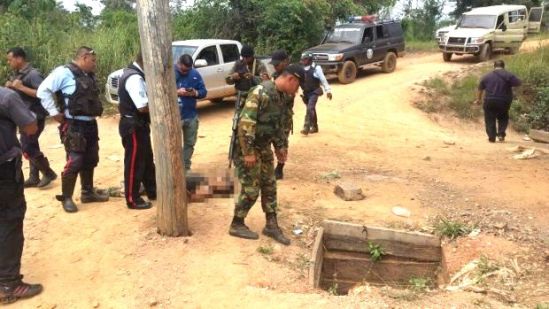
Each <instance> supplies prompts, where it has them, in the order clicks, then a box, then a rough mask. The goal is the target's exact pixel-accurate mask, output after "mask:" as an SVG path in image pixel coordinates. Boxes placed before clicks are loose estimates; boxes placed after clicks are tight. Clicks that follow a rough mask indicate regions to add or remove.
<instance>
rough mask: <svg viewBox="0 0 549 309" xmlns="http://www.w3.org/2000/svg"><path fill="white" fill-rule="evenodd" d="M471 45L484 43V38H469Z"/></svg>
mask: <svg viewBox="0 0 549 309" xmlns="http://www.w3.org/2000/svg"><path fill="white" fill-rule="evenodd" d="M471 43H473V44H482V43H484V38H483V37H480V38H471Z"/></svg>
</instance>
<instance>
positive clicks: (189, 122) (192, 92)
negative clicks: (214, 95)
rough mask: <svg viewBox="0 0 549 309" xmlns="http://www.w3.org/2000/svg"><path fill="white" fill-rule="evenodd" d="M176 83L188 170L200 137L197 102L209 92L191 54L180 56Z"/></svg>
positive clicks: (184, 153) (184, 160)
mask: <svg viewBox="0 0 549 309" xmlns="http://www.w3.org/2000/svg"><path fill="white" fill-rule="evenodd" d="M175 85H176V88H177V96H178V98H179V99H178V101H177V102H178V104H179V111H180V113H181V122H182V126H183V162H184V163H185V172H187V171H189V170H190V169H191V164H192V161H191V157H192V156H193V153H194V145H196V139H197V137H198V112H197V110H196V103H197V100H198V99H202V98H205V97H206V95H207V94H208V91H207V90H206V86H205V85H204V80H203V79H202V76H200V73H198V71H197V70H195V69H194V68H193V58H192V57H191V56H190V55H187V54H184V55H181V57H179V60H178V61H177V64H176V66H175Z"/></svg>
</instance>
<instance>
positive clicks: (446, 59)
mask: <svg viewBox="0 0 549 309" xmlns="http://www.w3.org/2000/svg"><path fill="white" fill-rule="evenodd" d="M442 59H443V60H444V62H450V61H452V53H442Z"/></svg>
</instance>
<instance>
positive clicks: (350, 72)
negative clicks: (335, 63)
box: [337, 60, 357, 84]
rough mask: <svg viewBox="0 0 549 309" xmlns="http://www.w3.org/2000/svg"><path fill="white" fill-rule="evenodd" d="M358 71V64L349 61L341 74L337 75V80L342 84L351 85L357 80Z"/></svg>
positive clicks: (344, 65)
mask: <svg viewBox="0 0 549 309" xmlns="http://www.w3.org/2000/svg"><path fill="white" fill-rule="evenodd" d="M356 71H357V69H356V64H355V63H354V62H352V61H350V60H347V61H345V63H343V67H342V68H341V70H340V71H339V73H337V79H338V80H339V82H340V83H342V84H350V83H352V82H354V81H355V79H356Z"/></svg>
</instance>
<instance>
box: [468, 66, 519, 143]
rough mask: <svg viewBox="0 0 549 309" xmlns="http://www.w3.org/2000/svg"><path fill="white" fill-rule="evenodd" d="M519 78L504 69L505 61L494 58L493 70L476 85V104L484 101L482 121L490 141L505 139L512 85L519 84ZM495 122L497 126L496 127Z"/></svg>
mask: <svg viewBox="0 0 549 309" xmlns="http://www.w3.org/2000/svg"><path fill="white" fill-rule="evenodd" d="M521 83H522V82H521V80H520V79H519V78H517V77H516V76H515V75H514V74H513V73H511V72H509V71H506V70H505V62H503V60H496V61H495V62H494V70H493V71H492V72H490V73H488V74H486V75H485V76H484V77H483V78H482V79H481V80H480V83H479V85H478V91H477V99H476V101H475V103H476V104H480V103H481V102H483V101H484V104H483V109H484V123H485V125H486V134H488V141H489V142H490V143H495V142H496V137H497V138H498V140H499V141H500V142H503V141H505V136H506V133H505V131H506V130H507V125H508V124H509V109H510V108H511V102H512V101H513V87H518V86H520V85H521ZM496 122H497V127H496Z"/></svg>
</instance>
